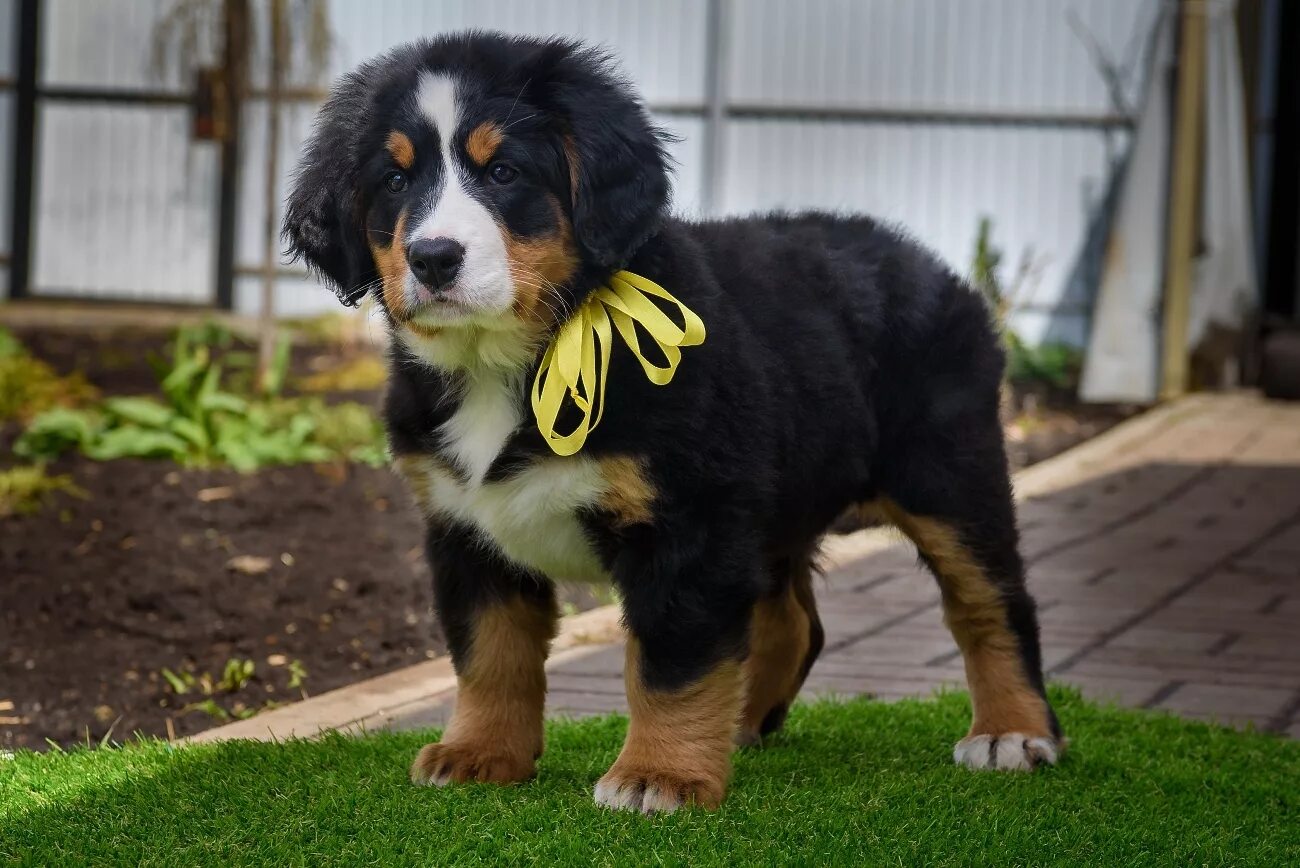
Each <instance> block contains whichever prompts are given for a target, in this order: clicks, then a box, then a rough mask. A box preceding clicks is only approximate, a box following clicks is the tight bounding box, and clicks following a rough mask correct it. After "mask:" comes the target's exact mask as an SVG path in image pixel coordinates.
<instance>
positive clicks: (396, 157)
mask: <svg viewBox="0 0 1300 868" xmlns="http://www.w3.org/2000/svg"><path fill="white" fill-rule="evenodd" d="M384 144H385V147H387V149H388V153H389V154H390V155H391V156H392V158H393V162H394V163H397V165H399V166H401V167H402V168H403V169H409V168H411V167H412V166H414V165H415V145H414V144H412V143H411V138H410V136H408V135H407V134H406V133H404V132H402V131H400V130H393V131H392V132H391V133H389V134H388V141H386V142H385V143H384Z"/></svg>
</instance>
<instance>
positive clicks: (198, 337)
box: [14, 326, 386, 472]
mask: <svg viewBox="0 0 1300 868" xmlns="http://www.w3.org/2000/svg"><path fill="white" fill-rule="evenodd" d="M232 340H233V339H230V338H229V332H227V331H223V330H221V329H220V328H219V327H213V326H209V327H194V328H192V329H187V330H182V331H180V332H179V333H178V334H177V337H176V340H175V341H174V343H173V345H172V358H171V360H170V362H168V363H166V364H159V365H158V373H159V376H160V378H161V381H160V383H159V388H160V391H161V393H162V394H161V396H160V397H148V396H132V397H115V398H108V399H105V400H104V401H103V402H102V403H101V404H100V405H99V406H98V407H96V408H93V409H86V410H73V409H68V408H62V407H58V408H54V409H51V410H47V411H46V412H44V413H41V414H40V415H38V416H37V417H36V418H35V419H33V420H32V422H31V424H30V425H29V426H28V427H27V430H26V431H24V432H23V434H22V436H20V437H19V438H18V441H17V442H16V443H15V445H14V451H15V452H16V453H17V454H19V455H22V456H24V457H27V458H33V459H48V458H53V457H55V456H57V455H59V454H61V453H63V452H64V451H65V450H68V449H78V450H80V451H81V452H82V454H84V455H86V456H87V457H88V458H92V459H95V460H97V461H109V460H112V459H115V458H165V459H169V460H171V461H175V462H177V463H179V464H182V465H185V466H189V467H208V466H213V465H222V464H225V465H229V466H231V467H234V468H235V469H236V470H240V471H244V472H248V471H252V470H256V469H257V468H259V467H265V466H268V465H277V464H302V463H310V462H324V461H335V460H350V461H360V462H364V463H367V464H371V465H379V464H382V463H383V462H384V461H385V460H386V458H385V455H386V453H385V447H384V437H383V429H382V427H381V425H380V424H379V420H378V419H377V418H375V415H374V414H373V413H372V412H371V411H370V410H368V409H367V408H365V407H363V406H361V405H360V404H356V403H342V404H335V405H329V404H326V403H325V402H324V401H323V400H322V399H320V398H318V397H309V398H284V397H280V396H278V392H279V390H280V388H281V387H282V385H283V383H284V380H285V376H286V372H287V370H288V363H289V345H288V342H287V341H281V342H280V344H279V346H278V348H277V350H276V354H275V361H274V364H273V365H272V368H271V370H270V371H269V372H268V374H267V377H266V383H265V387H264V391H263V392H262V393H261V394H257V395H250V396H245V395H241V394H236V393H235V392H233V391H230V390H228V389H227V388H226V387H225V385H224V384H223V374H224V364H223V362H218V361H216V360H215V359H214V355H215V354H214V350H216V349H221V348H224V347H229V346H231V344H232ZM228 358H229V354H228V355H227V356H225V357H223V360H224V359H228Z"/></svg>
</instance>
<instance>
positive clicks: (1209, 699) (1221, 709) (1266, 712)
mask: <svg viewBox="0 0 1300 868" xmlns="http://www.w3.org/2000/svg"><path fill="white" fill-rule="evenodd" d="M1294 692H1295V690H1294V688H1268V687H1248V686H1243V685H1239V684H1203V683H1197V682H1191V683H1187V684H1184V685H1182V686H1181V687H1180V688H1178V690H1176V691H1174V692H1173V693H1172V694H1170V695H1169V696H1167V697H1165V698H1164V700H1162V701H1161V702H1160V703H1158V704H1157V705H1156V707H1157V708H1165V709H1168V710H1170V711H1177V712H1182V713H1188V714H1201V715H1219V716H1221V717H1222V719H1224V720H1227V719H1229V718H1236V717H1241V716H1243V715H1253V716H1260V717H1265V718H1269V717H1271V716H1272V715H1275V714H1277V713H1278V712H1279V711H1281V710H1282V709H1283V708H1285V707H1286V704H1287V702H1289V701H1290V699H1291V696H1292V694H1293V693H1294Z"/></svg>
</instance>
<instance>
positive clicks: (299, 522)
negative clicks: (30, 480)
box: [0, 330, 1126, 749]
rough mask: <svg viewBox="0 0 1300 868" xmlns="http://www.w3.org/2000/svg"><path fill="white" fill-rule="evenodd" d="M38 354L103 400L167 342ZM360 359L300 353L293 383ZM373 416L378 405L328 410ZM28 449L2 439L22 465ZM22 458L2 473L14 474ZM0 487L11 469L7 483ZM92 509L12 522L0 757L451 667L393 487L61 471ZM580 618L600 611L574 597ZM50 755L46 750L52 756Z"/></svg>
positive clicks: (127, 336)
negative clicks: (418, 666)
mask: <svg viewBox="0 0 1300 868" xmlns="http://www.w3.org/2000/svg"><path fill="white" fill-rule="evenodd" d="M19 337H20V338H22V340H23V342H24V344H25V345H26V346H27V347H28V349H29V350H30V351H31V353H32V354H33V355H35V356H37V357H38V358H41V359H44V360H45V361H47V362H49V363H50V364H51V365H52V366H53V367H54V368H55V369H56V370H58V371H60V372H68V371H72V370H80V371H82V372H83V373H84V374H85V375H86V377H87V379H89V380H90V382H91V383H92V384H93V385H94V386H96V387H97V388H98V389H100V390H101V392H102V393H103V394H106V395H115V394H138V393H142V392H148V391H151V390H153V389H156V387H157V378H156V375H155V374H154V372H153V371H152V370H151V368H150V367H149V365H148V364H147V363H146V362H145V359H146V358H148V357H149V356H150V355H151V354H156V353H158V352H159V351H160V350H161V348H162V347H163V346H164V344H165V342H166V340H167V335H166V334H165V333H161V332H141V331H129V332H121V331H117V332H113V333H104V334H85V333H81V332H76V333H73V332H60V331H39V330H37V331H25V332H21V333H19ZM357 352H368V351H362V350H357V349H355V348H354V349H350V350H346V349H339V348H338V347H335V346H306V347H300V348H297V349H295V351H294V354H293V362H292V369H293V370H294V371H295V372H296V373H298V374H299V375H306V374H309V373H312V372H319V371H321V370H329V369H331V368H332V367H335V366H337V365H338V364H339V362H340V358H339V357H340V355H343V356H348V355H351V354H355V353H357ZM343 398H346V399H348V400H357V401H361V402H362V403H368V404H370V405H372V406H374V405H377V403H378V401H379V390H378V389H377V388H375V387H374V386H373V384H371V385H370V387H369V388H364V389H353V390H351V391H348V392H346V393H344V392H339V391H336V392H334V393H332V394H330V395H328V396H327V400H340V399H343ZM1124 415H1126V413H1125V412H1124V411H1120V410H1087V411H1082V410H1078V409H1071V408H1068V407H1054V408H1052V409H1042V410H1038V411H1037V412H1036V413H1035V414H1033V416H1032V417H1030V418H1022V419H1020V420H1017V421H1015V422H1013V423H1012V424H1011V425H1010V427H1009V433H1010V446H1009V452H1010V455H1011V460H1012V463H1013V465H1014V466H1017V467H1019V466H1023V465H1025V464H1028V463H1032V462H1033V461H1037V460H1041V459H1042V458H1045V457H1047V456H1048V455H1051V454H1055V453H1056V452H1059V451H1061V450H1062V449H1064V448H1067V447H1068V446H1070V445H1073V444H1074V443H1077V442H1079V441H1080V440H1083V439H1086V438H1087V437H1090V436H1092V435H1094V434H1096V433H1098V432H1100V431H1102V430H1104V429H1105V428H1108V427H1110V426H1111V425H1113V424H1114V423H1115V422H1117V421H1119V419H1121V418H1123V417H1124ZM16 434H17V429H16V427H15V426H13V425H10V426H9V427H8V428H6V429H4V431H3V434H2V435H0V455H5V456H9V455H10V448H11V445H12V443H13V439H14V437H15V436H16ZM11 461H12V459H11V458H9V457H5V458H4V459H0V465H5V464H9V463H10V462H11ZM0 469H2V468H0ZM50 471H51V472H52V473H65V474H69V475H70V476H71V478H72V480H73V482H74V483H75V485H76V486H78V487H79V488H80V489H81V492H82V496H73V495H70V494H59V495H56V496H55V497H54V498H53V499H52V500H51V502H50V503H48V504H47V505H46V506H45V507H44V508H43V509H41V510H40V511H39V512H37V513H35V514H33V515H23V516H11V517H9V518H4V519H0V576H3V580H2V581H0V635H3V636H4V641H3V643H0V749H12V748H15V747H24V748H34V749H41V748H44V747H45V746H46V745H47V743H48V742H53V743H57V744H68V743H75V742H81V741H85V740H86V739H89V740H91V741H92V742H94V741H97V740H98V739H100V738H101V737H103V736H104V734H105V733H107V732H109V730H110V728H111V730H112V733H113V737H114V738H124V737H127V736H129V735H130V734H132V733H135V732H141V733H147V734H150V735H159V736H180V735H185V734H190V733H194V732H198V731H200V730H203V729H206V728H208V727H211V726H214V725H217V724H220V723H223V722H225V721H226V720H227V719H230V718H232V717H236V716H243V715H249V714H253V713H256V712H257V711H259V710H261V709H264V708H267V707H273V705H274V704H276V703H282V702H289V701H293V700H296V699H298V698H300V697H301V696H302V695H304V693H306V694H316V693H321V692H324V691H326V690H330V689H333V688H336V687H340V686H343V685H345V684H348V683H351V682H354V681H358V680H361V679H364V678H369V677H372V676H374V675H378V674H381V673H383V672H387V671H390V670H392V669H395V668H398V667H401V666H405V665H408V664H411V663H414V662H417V661H419V660H423V659H426V658H428V657H433V656H436V655H438V654H441V653H443V652H444V650H445V645H444V642H443V639H442V636H441V633H440V631H439V629H438V626H437V624H436V621H435V620H434V618H433V616H432V612H431V608H430V606H431V593H430V577H429V574H428V569H427V567H426V566H425V564H424V560H423V557H422V552H421V544H422V530H421V524H420V521H419V519H418V517H417V516H416V514H415V512H414V510H413V509H412V508H411V505H410V501H409V498H408V495H407V494H406V492H405V490H404V489H403V487H402V485H401V484H400V483H399V482H398V481H397V479H396V478H395V477H394V476H393V475H392V474H391V473H390V472H389V471H388V470H386V469H384V468H376V467H368V466H365V465H361V464H343V463H338V464H327V465H296V466H289V467H271V468H265V469H262V470H258V471H256V472H253V473H247V474H240V473H237V472H235V471H232V470H199V469H181V468H178V467H177V465H175V464H172V463H170V462H167V461H158V460H152V461H151V460H139V459H121V460H114V461H102V462H101V461H92V460H89V459H87V458H84V457H82V456H80V455H78V454H75V453H68V454H65V455H64V456H63V457H61V458H60V459H58V460H57V461H56V462H55V463H54V464H53V465H52V466H51V467H50ZM562 598H563V599H564V600H565V606H566V609H568V610H576V609H584V608H588V607H590V606H592V605H596V604H598V603H599V602H600V601H601V600H600V598H598V597H597V596H594V595H593V593H592V591H591V590H589V589H584V588H572V589H565V590H564V591H563V593H562ZM47 740H48V742H47Z"/></svg>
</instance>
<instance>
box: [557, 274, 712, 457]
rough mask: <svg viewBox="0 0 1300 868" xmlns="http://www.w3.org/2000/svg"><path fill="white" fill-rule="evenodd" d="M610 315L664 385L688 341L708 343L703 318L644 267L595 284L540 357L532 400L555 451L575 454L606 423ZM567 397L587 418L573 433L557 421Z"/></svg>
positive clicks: (654, 380)
mask: <svg viewBox="0 0 1300 868" xmlns="http://www.w3.org/2000/svg"><path fill="white" fill-rule="evenodd" d="M649 296H654V297H655V298H659V299H663V300H664V301H665V302H667V303H668V304H669V305H672V306H674V307H676V308H677V310H678V311H679V312H680V313H681V315H682V321H683V325H681V326H679V325H677V324H676V323H675V322H673V321H672V319H671V318H669V316H668V315H667V314H665V313H664V312H663V311H662V310H660V309H659V307H658V306H657V305H656V304H655V303H654V302H652V301H651V300H650V298H649ZM611 322H612V323H613V326H614V328H615V329H617V330H618V333H619V335H621V336H622V338H623V342H624V343H625V344H627V346H628V349H630V350H632V354H633V355H634V356H636V357H637V361H639V362H640V363H641V368H642V370H644V371H645V375H646V378H647V379H648V380H650V382H652V383H654V384H655V385H656V386H666V385H667V384H668V383H669V382H671V381H672V378H673V374H675V373H677V364H678V362H680V361H681V359H682V351H681V348H682V347H694V346H698V345H699V344H702V343H704V323H703V322H702V321H701V320H700V318H699V317H698V316H696V314H695V312H694V311H692V310H691V309H690V308H688V307H687V306H686V305H684V304H682V303H681V302H680V301H678V300H677V299H676V298H674V297H673V295H672V294H671V293H670V292H668V290H666V289H664V288H663V287H662V286H660V285H659V284H657V283H655V282H654V281H653V280H648V279H647V278H644V277H642V276H641V275H639V274H633V273H632V272H630V271H619V272H615V273H614V275H613V276H611V277H610V280H609V285H608V286H601V287H597V288H596V290H595V291H594V292H593V293H592V294H591V296H590V297H589V298H588V299H587V300H586V301H585V302H584V303H583V305H582V307H580V308H578V311H577V313H575V314H574V315H573V316H572V317H570V318H569V320H568V321H567V322H566V323H565V324H564V325H563V326H561V327H560V331H559V332H558V333H557V334H556V336H555V339H554V340H552V341H551V345H550V346H549V347H547V349H546V354H545V355H544V356H542V365H541V367H540V368H538V370H537V377H536V379H534V380H533V396H532V404H533V415H535V416H536V417H537V429H538V430H539V431H541V432H542V437H543V438H544V439H545V440H546V445H548V446H550V447H551V450H552V451H553V452H555V454H556V455H573V454H574V453H575V452H577V451H578V450H579V449H581V448H582V444H583V443H585V442H586V440H587V434H588V433H590V432H591V430H592V429H593V428H595V427H596V426H597V425H599V424H600V418H601V416H602V415H603V414H604V412H605V380H606V378H607V375H608V374H609V356H610V352H611V350H612V348H613V329H611V328H610V323H611ZM637 324H640V326H641V327H642V328H643V329H645V331H646V333H647V334H648V335H649V336H650V337H651V339H653V340H654V342H655V344H656V345H658V347H659V350H660V352H662V353H663V355H664V358H665V359H666V360H667V362H668V363H667V364H666V365H663V366H659V365H656V364H655V363H654V362H652V361H650V360H649V359H647V358H646V357H645V356H644V355H643V354H642V353H641V343H640V340H639V336H638V335H637V330H636V326H637ZM597 368H599V369H600V373H599V376H598V375H597ZM565 397H568V398H570V399H571V400H572V401H573V403H574V404H575V405H576V406H577V407H578V409H579V410H581V411H582V419H581V420H580V421H579V422H578V425H577V427H575V428H574V429H573V430H572V431H570V432H569V433H568V434H561V433H559V432H558V431H556V430H555V423H556V420H557V418H558V417H559V415H560V408H561V407H562V406H563V405H564V399H565Z"/></svg>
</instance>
